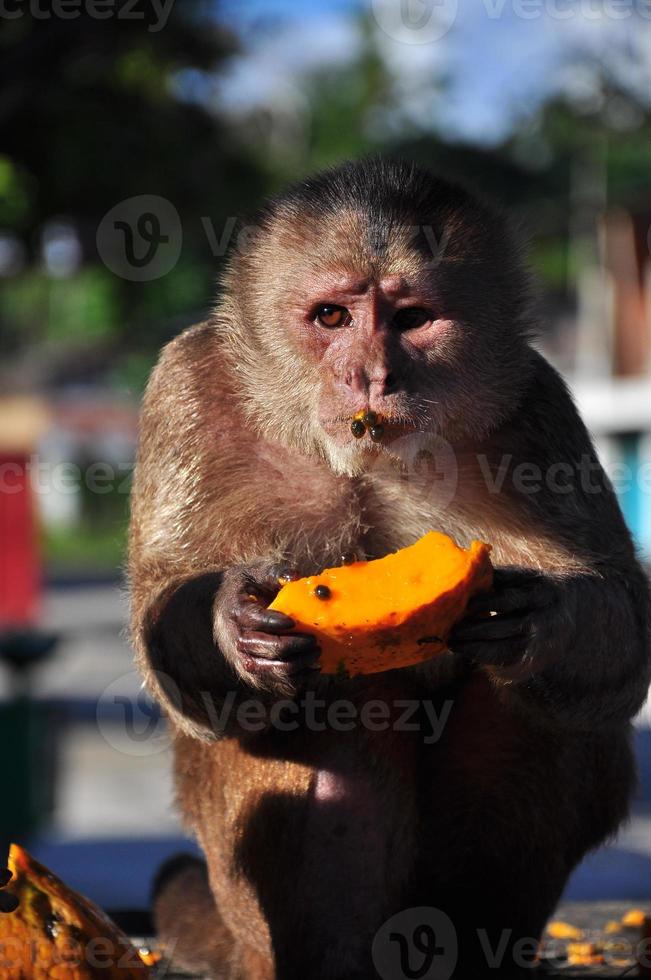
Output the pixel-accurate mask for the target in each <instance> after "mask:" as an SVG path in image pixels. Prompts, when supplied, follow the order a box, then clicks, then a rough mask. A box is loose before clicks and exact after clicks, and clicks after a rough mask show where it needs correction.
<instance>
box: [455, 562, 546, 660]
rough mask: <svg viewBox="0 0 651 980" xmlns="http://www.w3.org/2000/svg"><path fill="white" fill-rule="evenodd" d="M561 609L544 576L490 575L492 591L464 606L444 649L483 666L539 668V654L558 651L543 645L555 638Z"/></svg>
mask: <svg viewBox="0 0 651 980" xmlns="http://www.w3.org/2000/svg"><path fill="white" fill-rule="evenodd" d="M562 606H563V602H562V591H561V585H560V583H559V582H558V581H556V580H555V579H553V578H552V577H551V576H548V575H546V574H545V573H544V572H539V571H536V570H534V569H528V568H516V567H507V568H498V569H495V574H494V580H493V590H492V591H491V592H486V593H482V594H481V595H477V596H474V598H472V599H471V600H470V602H469V604H468V609H467V612H466V616H465V618H464V619H462V620H461V622H459V623H458V624H457V625H456V626H455V628H454V629H453V631H452V633H451V635H450V638H449V641H448V642H449V646H450V649H451V650H452V651H453V652H454V653H458V654H460V655H461V656H464V657H468V659H470V660H474V661H476V662H477V663H479V664H485V665H486V666H492V667H512V666H515V665H517V664H526V665H527V666H528V667H530V668H532V669H534V668H535V666H538V667H541V668H542V667H544V666H547V664H546V663H544V662H543V661H544V659H545V658H544V653H545V651H546V650H549V649H551V648H552V646H554V647H557V646H558V644H557V641H556V642H555V643H554V644H550V643H548V642H547V641H548V640H550V639H552V636H554V637H557V632H558V627H559V625H560V624H559V616H560V612H561V610H562ZM562 628H563V626H562V625H561V629H562ZM535 660H540V661H541V662H539V663H538V664H534V661H535Z"/></svg>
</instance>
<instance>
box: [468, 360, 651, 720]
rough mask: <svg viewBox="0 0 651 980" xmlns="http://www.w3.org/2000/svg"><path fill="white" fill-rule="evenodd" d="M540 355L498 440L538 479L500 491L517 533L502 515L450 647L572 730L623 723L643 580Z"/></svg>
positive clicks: (643, 623) (632, 699)
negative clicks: (488, 560)
mask: <svg viewBox="0 0 651 980" xmlns="http://www.w3.org/2000/svg"><path fill="white" fill-rule="evenodd" d="M537 360H538V361H539V364H538V370H537V378H536V381H535V384H534V386H533V388H532V391H531V392H530V396H529V399H528V401H527V403H526V404H525V406H523V409H522V410H521V412H520V414H519V416H518V419H517V422H516V423H514V425H517V430H516V431H514V430H513V429H512V430H511V431H510V432H509V433H505V434H504V436H503V437H502V438H503V446H504V451H506V447H507V446H510V447H511V449H510V451H511V452H512V451H513V446H514V445H515V446H516V447H517V448H516V452H515V453H514V464H517V462H518V461H519V462H522V463H527V464H530V463H531V462H535V463H536V464H537V466H538V467H539V469H540V476H541V479H540V481H539V482H538V484H536V486H537V488H536V489H534V484H532V482H531V481H530V480H529V479H528V480H526V481H524V482H522V485H520V486H518V485H517V482H518V481H517V480H514V481H509V482H508V485H505V486H504V487H503V489H502V491H501V493H502V494H506V495H507V498H508V502H509V507H508V508H507V511H508V512H510V513H511V514H512V515H515V516H514V517H513V519H512V523H513V526H512V529H511V530H509V525H508V522H506V521H502V522H500V521H499V519H498V527H499V531H498V534H497V539H498V542H499V543H498V546H497V548H496V557H497V560H498V565H499V564H500V563H501V564H502V565H503V566H504V567H502V568H499V567H498V570H497V572H496V576H495V592H494V595H492V596H479V597H477V598H476V599H475V600H474V601H473V603H472V605H471V607H470V615H469V617H468V618H467V619H466V620H465V621H464V622H463V623H462V624H460V626H459V627H458V628H457V630H456V631H455V633H454V634H453V638H452V642H451V646H452V648H453V649H454V650H455V651H457V652H461V653H463V654H464V655H466V656H468V657H471V658H472V659H473V660H475V661H476V662H477V663H479V664H482V665H484V666H485V669H486V670H487V671H488V672H489V673H490V675H491V676H492V677H493V679H494V681H495V683H496V684H498V685H499V687H500V690H501V692H502V694H503V696H504V697H505V698H512V699H514V700H515V701H516V702H518V703H520V704H521V705H523V706H524V707H525V708H526V709H527V710H529V711H531V710H538V711H539V712H541V713H542V714H543V715H545V716H546V717H547V718H549V719H550V720H554V719H555V720H558V721H561V722H562V723H564V724H567V725H571V726H573V727H577V728H591V727H594V726H597V725H599V726H603V725H608V724H612V723H621V722H622V721H624V720H626V719H630V718H631V717H632V716H633V715H634V714H635V713H636V711H637V710H638V709H639V708H640V707H641V705H642V703H643V701H644V698H645V696H646V692H647V688H648V684H649V676H650V668H649V664H650V632H649V625H650V622H651V615H650V600H649V587H648V582H647V580H646V577H645V575H644V572H643V571H642V569H641V567H640V565H639V563H638V562H637V559H636V557H635V552H634V548H633V544H632V541H631V537H630V534H629V532H628V529H627V528H626V526H625V523H624V520H623V518H622V515H621V512H620V509H619V506H618V504H617V502H616V499H615V496H614V493H613V490H612V487H611V486H610V484H609V482H608V480H607V478H606V477H605V475H604V473H603V470H602V468H601V466H600V464H599V462H598V460H597V459H596V456H595V453H594V449H593V446H592V444H591V442H590V438H589V436H588V434H587V432H586V430H585V427H584V425H583V423H582V422H581V420H580V418H579V416H578V413H577V411H576V408H575V407H574V405H573V404H572V401H571V398H570V396H569V394H568V392H567V390H566V388H565V386H564V384H563V382H562V381H561V379H560V377H559V376H558V375H557V374H556V372H555V371H554V370H553V369H552V368H551V367H550V366H549V365H548V364H547V363H546V362H544V361H543V360H542V358H539V359H538V358H537ZM498 455H499V454H498ZM511 472H512V473H516V472H517V470H516V469H512V470H511ZM520 472H523V471H520ZM536 475H538V474H536ZM496 503H497V510H498V511H499V510H500V507H501V504H500V501H499V500H497V502H496ZM503 503H504V499H503V500H502V504H503ZM500 525H501V526H500ZM489 613H493V615H488V614H489Z"/></svg>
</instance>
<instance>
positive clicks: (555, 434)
mask: <svg viewBox="0 0 651 980" xmlns="http://www.w3.org/2000/svg"><path fill="white" fill-rule="evenodd" d="M531 357H532V363H533V370H532V371H531V374H530V380H529V384H528V386H527V388H526V390H525V392H524V395H523V397H522V399H521V401H520V403H519V405H518V407H517V409H516V411H515V413H514V414H513V415H512V416H511V418H510V419H509V420H508V421H507V422H506V423H505V424H504V425H503V426H502V427H501V428H500V429H499V430H498V432H497V433H496V434H495V439H494V440H493V441H494V442H495V443H496V444H498V445H499V444H500V443H505V444H508V445H509V446H510V448H511V449H512V450H513V449H515V450H516V451H517V450H518V449H520V450H522V451H524V452H525V453H528V458H529V459H534V458H535V459H537V460H538V461H541V459H542V458H543V457H545V456H549V457H553V459H554V460H567V459H569V460H573V459H578V458H580V457H581V455H583V454H591V455H593V454H594V449H593V446H592V441H591V439H590V436H589V434H588V431H587V429H586V426H585V424H584V422H583V419H582V418H581V415H580V412H579V410H578V408H577V406H576V404H575V402H574V399H573V397H572V393H571V392H570V389H569V387H568V386H567V384H566V382H565V381H564V379H563V377H562V376H561V374H560V373H559V371H557V369H556V368H555V367H553V365H551V364H550V363H549V361H548V360H547V359H546V358H545V357H543V355H542V354H541V353H539V352H538V351H535V350H532V351H531ZM534 449H535V456H532V452H533V451H534Z"/></svg>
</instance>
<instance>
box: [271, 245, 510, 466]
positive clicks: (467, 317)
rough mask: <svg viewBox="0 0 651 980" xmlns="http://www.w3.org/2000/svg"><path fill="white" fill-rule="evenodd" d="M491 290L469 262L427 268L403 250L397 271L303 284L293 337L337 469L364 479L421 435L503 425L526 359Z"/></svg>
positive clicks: (370, 268)
mask: <svg viewBox="0 0 651 980" xmlns="http://www.w3.org/2000/svg"><path fill="white" fill-rule="evenodd" d="M396 253H397V254H396ZM466 254H467V253H466ZM473 258H474V256H473ZM486 263H487V265H490V259H489V257H487V260H486ZM473 266H474V268H473ZM489 278H490V273H487V272H486V271H484V270H483V269H482V268H481V266H480V265H479V264H478V263H477V262H468V264H467V265H466V264H465V263H464V256H463V255H461V256H459V255H458V254H457V256H456V259H453V258H452V257H451V256H450V258H449V260H448V262H447V263H446V259H445V256H443V257H442V258H441V260H440V261H439V262H438V263H435V264H434V265H431V264H429V263H428V262H427V261H426V259H425V257H423V256H422V255H420V254H418V253H416V252H415V251H414V250H412V251H411V252H409V251H408V250H407V249H406V248H404V245H403V250H402V251H399V250H398V249H394V255H393V256H392V261H391V262H390V263H389V262H385V263H380V262H378V261H376V262H375V263H371V262H366V263H363V264H361V267H358V268H352V267H349V268H348V269H342V268H341V266H339V267H338V268H334V269H331V270H328V269H327V268H324V269H321V270H319V271H317V270H313V271H312V272H311V275H306V276H305V277H304V279H303V283H304V286H303V290H302V291H301V296H300V298H299V297H296V299H294V300H293V302H292V303H291V305H290V307H289V317H288V319H287V321H286V329H288V330H289V331H290V333H291V338H292V342H293V345H294V346H295V350H296V351H297V352H298V353H299V355H300V359H301V362H302V363H303V364H304V365H305V367H306V369H307V370H308V372H309V373H310V375H311V377H312V382H313V391H314V398H315V402H316V403H315V405H314V408H313V414H314V419H315V423H316V425H317V426H318V428H319V432H320V438H321V444H322V446H323V447H324V449H325V452H326V455H327V457H328V458H329V460H330V461H331V463H332V464H333V465H334V467H335V469H337V470H340V471H343V472H348V473H359V472H361V471H363V469H364V468H365V467H366V466H367V465H369V464H373V457H374V456H376V455H377V454H382V453H388V454H390V455H393V456H396V457H401V456H402V455H403V453H404V452H405V451H407V452H409V446H412V445H413V438H410V436H412V437H413V433H415V432H420V433H432V434H433V435H436V436H437V437H441V436H442V437H443V438H446V439H448V440H449V441H451V442H457V441H458V440H460V439H463V438H473V437H477V438H480V437H481V436H483V435H484V434H485V433H486V431H487V430H488V429H490V428H491V427H492V426H494V425H495V424H497V422H498V421H499V419H500V418H502V417H503V415H504V413H505V407H506V405H507V403H511V402H512V401H513V399H514V392H515V390H516V388H517V382H518V378H517V377H514V370H515V364H516V363H517V361H518V358H520V360H522V354H523V349H524V348H523V345H522V343H521V341H520V337H519V335H518V331H517V327H516V325H515V324H514V323H513V322H512V321H510V320H509V315H508V312H507V309H506V307H507V302H506V300H502V301H500V299H499V297H496V296H495V287H494V286H492V285H491V284H490V282H489V281H488V280H489ZM500 278H501V277H500ZM502 310H503V311H504V312H503V313H502V312H501V311H502ZM521 370H522V372H523V373H524V367H522V369H521ZM365 418H366V419H369V418H370V422H369V423H368V424H366V425H365V424H364V419H365Z"/></svg>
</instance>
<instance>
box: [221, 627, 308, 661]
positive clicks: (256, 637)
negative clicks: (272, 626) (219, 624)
mask: <svg viewBox="0 0 651 980" xmlns="http://www.w3.org/2000/svg"><path fill="white" fill-rule="evenodd" d="M238 646H239V648H240V650H242V651H244V652H245V653H247V654H248V655H250V656H254V657H262V658H266V659H267V660H277V661H288V660H296V659H297V658H298V657H310V658H311V659H312V660H317V658H318V657H319V654H320V650H319V646H318V644H317V642H316V637H314V636H311V635H310V634H309V633H287V634H285V635H283V636H270V635H269V634H268V633H245V634H243V635H242V636H240V638H239V640H238Z"/></svg>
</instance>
